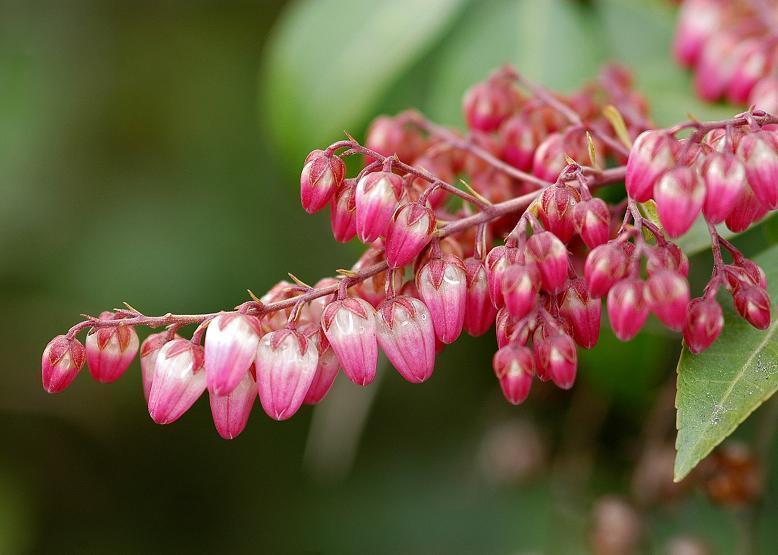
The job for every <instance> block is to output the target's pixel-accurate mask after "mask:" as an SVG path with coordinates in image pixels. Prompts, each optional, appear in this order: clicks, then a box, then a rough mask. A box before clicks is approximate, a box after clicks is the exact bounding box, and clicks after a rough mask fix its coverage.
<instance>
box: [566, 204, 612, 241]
mask: <svg viewBox="0 0 778 555" xmlns="http://www.w3.org/2000/svg"><path fill="white" fill-rule="evenodd" d="M573 222H574V223H575V229H576V231H577V232H578V234H579V235H580V236H581V239H583V242H584V243H585V244H586V246H587V247H589V248H590V249H593V248H594V247H597V246H599V245H602V244H604V243H606V242H607V241H608V237H609V235H610V227H611V214H610V210H609V209H608V205H607V204H605V201H604V200H602V199H600V198H592V199H589V200H585V201H582V202H579V203H578V204H577V205H576V206H575V208H574V209H573Z"/></svg>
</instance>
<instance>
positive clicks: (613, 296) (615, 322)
mask: <svg viewBox="0 0 778 555" xmlns="http://www.w3.org/2000/svg"><path fill="white" fill-rule="evenodd" d="M607 305H608V318H609V319H610V323H611V327H612V328H613V333H615V334H616V337H618V338H619V339H620V340H621V341H629V340H630V339H632V338H633V337H635V336H636V335H637V333H638V332H639V331H640V328H642V327H643V323H644V322H645V321H646V318H647V317H648V307H646V303H645V301H644V300H643V282H642V281H640V280H639V279H637V278H627V279H623V280H621V281H619V282H618V283H616V285H614V286H613V287H611V290H610V291H609V292H608V302H607Z"/></svg>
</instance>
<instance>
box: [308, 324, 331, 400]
mask: <svg viewBox="0 0 778 555" xmlns="http://www.w3.org/2000/svg"><path fill="white" fill-rule="evenodd" d="M302 333H303V334H304V335H305V337H307V338H308V341H312V342H313V344H314V345H316V350H317V352H318V353H319V360H318V361H317V363H316V374H315V375H314V376H313V381H312V382H311V387H310V388H308V393H306V394H305V399H304V400H303V402H304V403H305V404H306V405H315V404H317V403H319V402H321V400H322V399H324V397H325V396H326V395H327V393H328V392H329V390H330V388H331V387H332V384H333V383H335V378H337V377H338V371H339V370H340V361H339V360H338V355H336V354H335V351H333V350H332V348H331V347H330V342H329V341H327V337H326V336H325V335H324V331H323V330H322V329H321V326H320V325H319V324H309V325H308V326H306V327H305V328H304V329H303V330H302Z"/></svg>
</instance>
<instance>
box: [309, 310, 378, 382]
mask: <svg viewBox="0 0 778 555" xmlns="http://www.w3.org/2000/svg"><path fill="white" fill-rule="evenodd" d="M374 313H375V311H374V310H373V307H372V306H370V303H368V302H367V301H364V300H362V299H357V298H353V297H352V298H347V299H343V300H340V301H335V302H333V303H332V304H330V305H329V306H328V307H327V308H325V309H324V312H323V313H322V316H321V327H322V329H323V330H324V334H325V335H326V336H327V339H328V340H329V342H330V346H331V347H332V349H333V350H334V351H335V354H336V355H338V360H340V365H341V367H342V368H343V372H344V373H345V374H346V376H347V377H348V379H349V380H351V381H352V382H354V383H355V384H357V385H368V384H370V383H371V382H372V381H373V379H374V378H375V374H376V363H377V360H378V342H377V339H376V329H375V317H374Z"/></svg>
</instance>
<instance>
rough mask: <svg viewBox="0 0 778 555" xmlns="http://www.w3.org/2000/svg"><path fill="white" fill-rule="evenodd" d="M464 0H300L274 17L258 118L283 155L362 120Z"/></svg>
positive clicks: (298, 153)
mask: <svg viewBox="0 0 778 555" xmlns="http://www.w3.org/2000/svg"><path fill="white" fill-rule="evenodd" d="M464 1H465V0H429V1H426V2H417V1H415V0H394V1H392V2H348V1H346V0H315V1H314V0H305V1H300V2H297V3H295V4H293V5H292V6H291V8H290V9H289V10H288V11H287V12H286V14H285V15H284V16H283V17H282V19H281V21H280V22H279V24H278V26H277V28H276V33H275V35H274V37H273V38H272V39H271V46H270V48H269V49H268V52H269V53H268V57H267V59H266V60H265V67H264V73H265V75H264V77H265V79H266V83H267V91H266V94H265V96H264V98H263V99H262V109H263V110H264V111H265V113H264V114H263V119H265V118H267V120H268V122H269V131H270V133H271V135H272V137H273V139H274V141H275V143H276V145H277V146H279V147H280V149H281V152H282V154H283V155H284V156H286V157H290V158H294V157H297V158H299V157H300V156H304V155H305V152H306V151H309V150H311V148H314V147H318V146H321V145H322V144H325V143H327V142H328V141H331V140H333V139H335V138H337V137H338V136H340V135H342V133H343V130H344V129H349V128H351V127H352V126H355V125H361V124H362V123H363V122H364V121H365V120H366V119H367V118H368V116H369V115H370V112H371V110H372V109H373V108H374V104H375V103H376V101H377V100H378V99H379V98H380V97H381V95H382V94H383V93H384V92H385V91H386V89H387V88H388V87H390V86H391V85H392V84H393V83H394V82H395V81H396V80H397V79H398V78H399V76H400V75H401V74H402V73H403V72H404V71H405V70H406V69H407V68H408V67H409V66H410V65H411V64H412V63H413V62H414V61H415V60H416V59H418V58H419V56H421V55H422V54H423V53H424V52H425V51H426V50H427V49H428V48H429V46H430V45H431V44H432V43H433V41H435V40H436V38H438V37H439V36H440V35H441V33H443V32H444V31H445V29H446V28H447V26H448V25H449V24H450V23H451V21H452V19H453V18H454V17H455V16H456V15H457V13H458V12H459V9H460V8H461V6H462V5H463V4H464Z"/></svg>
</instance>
